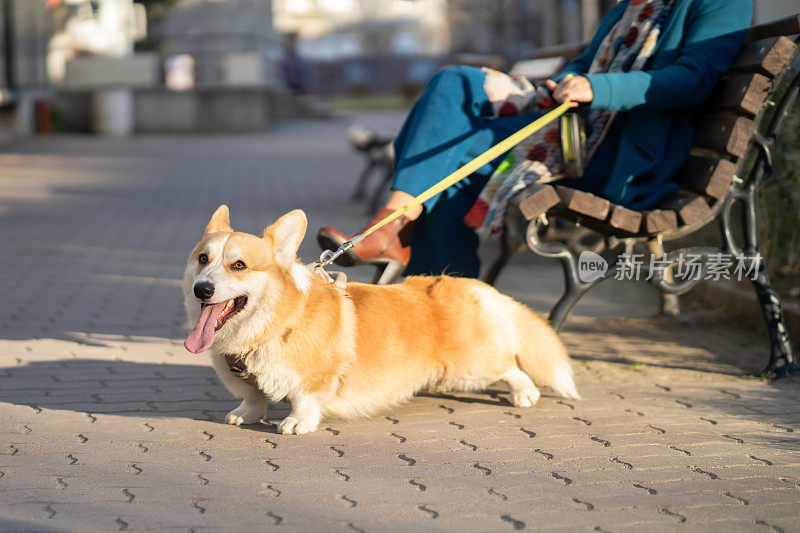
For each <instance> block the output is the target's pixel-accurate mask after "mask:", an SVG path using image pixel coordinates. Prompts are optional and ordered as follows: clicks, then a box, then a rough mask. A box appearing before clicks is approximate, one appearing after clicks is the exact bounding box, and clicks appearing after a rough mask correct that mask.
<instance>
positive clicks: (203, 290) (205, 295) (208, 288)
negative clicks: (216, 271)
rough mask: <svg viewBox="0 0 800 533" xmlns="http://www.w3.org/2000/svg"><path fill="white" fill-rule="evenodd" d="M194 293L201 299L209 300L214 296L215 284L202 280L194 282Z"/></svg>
mask: <svg viewBox="0 0 800 533" xmlns="http://www.w3.org/2000/svg"><path fill="white" fill-rule="evenodd" d="M194 295H195V296H197V297H198V298H200V299H201V300H208V299H209V298H211V297H212V296H214V286H213V285H212V284H211V283H209V282H207V281H201V282H198V283H195V284H194Z"/></svg>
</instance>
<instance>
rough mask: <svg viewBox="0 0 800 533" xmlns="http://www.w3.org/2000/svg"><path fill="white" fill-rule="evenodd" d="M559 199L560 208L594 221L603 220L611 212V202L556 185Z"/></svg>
mask: <svg viewBox="0 0 800 533" xmlns="http://www.w3.org/2000/svg"><path fill="white" fill-rule="evenodd" d="M556 192H557V193H558V196H559V197H560V198H561V206H562V207H564V208H565V209H568V210H570V211H572V212H574V213H580V214H581V215H586V216H589V217H592V218H594V219H596V220H605V219H606V217H607V216H608V212H609V211H610V210H611V202H609V201H608V200H606V199H605V198H600V197H599V196H595V195H594V194H591V193H588V192H583V191H579V190H576V189H571V188H569V187H564V186H563V185H556Z"/></svg>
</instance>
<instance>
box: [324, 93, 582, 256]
mask: <svg viewBox="0 0 800 533" xmlns="http://www.w3.org/2000/svg"><path fill="white" fill-rule="evenodd" d="M569 108H570V102H564V103H563V104H561V105H560V106H558V107H557V108H555V109H553V110H552V111H550V112H548V113H546V114H544V115H542V116H541V117H539V118H537V119H536V120H534V121H533V122H531V123H530V124H528V125H527V126H525V127H524V128H522V129H521V130H519V131H518V132H516V133H513V134H511V135H510V136H509V137H507V138H506V139H504V140H502V141H500V142H499V143H497V144H496V145H494V146H492V147H491V148H489V149H488V150H486V151H485V152H483V153H482V154H481V155H479V156H478V157H476V158H475V159H473V160H472V161H470V162H469V163H467V164H466V165H464V166H463V167H461V168H459V169H458V170H456V171H455V172H453V173H452V174H450V175H449V176H447V177H446V178H444V179H443V180H442V181H440V182H439V183H437V184H436V185H434V186H433V187H431V188H430V189H428V190H426V191H425V192H423V193H422V194H420V195H419V196H417V197H416V198H414V199H413V200H411V202H409V203H408V204H406V205H404V206H403V207H401V208H399V209H397V210H396V211H395V212H393V213H391V214H390V215H387V216H386V217H385V218H384V219H383V220H381V221H380V222H378V223H376V224H374V225H373V226H371V227H370V228H368V229H367V230H366V231H364V232H363V233H361V234H360V235H356V236H355V237H353V238H352V239H350V240H349V241H347V242H345V243H344V244H342V245H341V246H339V248H338V249H337V250H336V251H331V250H325V251H324V252H322V255H320V257H319V261H320V263H321V264H322V266H325V265H327V264H328V263H330V262H331V261H333V260H334V259H336V258H337V257H339V256H340V255H342V254H343V253H344V252H346V251H347V250H349V249H350V248H352V247H353V246H355V245H356V244H358V243H359V242H361V241H362V240H363V239H364V238H365V237H366V236H367V235H369V234H370V233H372V232H374V231H377V230H378V229H380V228H382V227H383V226H385V225H386V224H388V223H389V222H391V221H393V220H395V219H396V218H398V217H400V216H402V215H403V214H404V213H405V212H406V211H408V210H409V209H411V208H412V207H414V206H417V205H421V204H422V203H424V202H425V201H427V200H429V199H430V198H433V197H434V196H436V195H437V194H439V193H440V192H442V191H443V190H445V189H447V188H448V187H450V186H451V185H455V184H456V183H458V182H459V181H461V180H463V179H464V178H466V177H467V176H469V175H470V174H472V173H473V172H475V171H476V170H478V169H479V168H481V167H482V166H483V165H485V164H487V163H490V162H492V161H494V160H495V159H497V158H498V157H500V156H501V155H503V154H504V153H505V152H507V151H509V150H511V149H512V148H514V147H515V146H516V145H518V144H519V143H521V142H522V141H524V140H525V139H527V138H528V137H530V136H531V135H533V134H534V133H536V132H537V131H539V130H540V129H542V128H543V127H545V126H546V125H547V124H549V123H550V122H552V121H554V120H555V119H557V118H558V117H560V116H561V115H563V114H564V113H565V112H566V111H567V110H568V109H569Z"/></svg>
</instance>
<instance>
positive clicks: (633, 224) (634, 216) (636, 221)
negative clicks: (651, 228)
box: [608, 204, 642, 234]
mask: <svg viewBox="0 0 800 533" xmlns="http://www.w3.org/2000/svg"><path fill="white" fill-rule="evenodd" d="M608 225H609V226H611V227H612V228H616V229H619V230H622V231H627V232H628V233H634V234H635V233H638V232H639V228H641V227H642V213H641V212H639V211H633V210H631V209H628V208H626V207H622V206H621V205H616V204H614V205H613V207H612V208H611V216H610V217H609V218H608Z"/></svg>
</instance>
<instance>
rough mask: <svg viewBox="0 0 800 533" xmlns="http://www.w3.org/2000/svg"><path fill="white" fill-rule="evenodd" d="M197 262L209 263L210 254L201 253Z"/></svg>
mask: <svg viewBox="0 0 800 533" xmlns="http://www.w3.org/2000/svg"><path fill="white" fill-rule="evenodd" d="M197 262H198V263H200V264H201V265H205V264H206V263H208V256H207V255H206V254H200V255H198V256H197Z"/></svg>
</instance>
